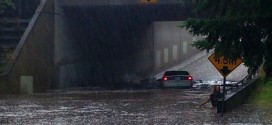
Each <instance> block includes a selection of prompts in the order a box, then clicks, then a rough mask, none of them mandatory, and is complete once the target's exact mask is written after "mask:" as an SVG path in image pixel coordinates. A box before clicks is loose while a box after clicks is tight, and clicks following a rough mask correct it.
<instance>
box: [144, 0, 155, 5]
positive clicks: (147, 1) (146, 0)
mask: <svg viewBox="0 0 272 125" xmlns="http://www.w3.org/2000/svg"><path fill="white" fill-rule="evenodd" d="M140 3H144V4H155V3H157V0H140Z"/></svg>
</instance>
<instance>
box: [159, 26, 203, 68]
mask: <svg viewBox="0 0 272 125" xmlns="http://www.w3.org/2000/svg"><path fill="white" fill-rule="evenodd" d="M181 24H182V21H161V22H155V23H154V48H155V50H154V56H155V64H154V65H155V68H154V70H155V73H159V72H161V71H164V70H166V69H168V68H170V67H173V66H175V65H177V64H179V63H182V62H184V61H186V60H187V59H188V58H190V57H192V56H194V55H195V54H197V53H199V52H200V51H199V50H197V49H195V48H193V47H192V46H191V44H192V43H193V41H196V40H198V39H201V37H194V36H192V35H190V34H189V32H188V31H186V30H185V29H182V28H179V27H178V26H180V25H181Z"/></svg>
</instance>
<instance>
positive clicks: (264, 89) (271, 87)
mask: <svg viewBox="0 0 272 125" xmlns="http://www.w3.org/2000/svg"><path fill="white" fill-rule="evenodd" d="M263 76H264V75H261V77H260V78H259V79H258V80H257V81H256V82H257V88H256V90H255V91H254V92H253V93H252V96H251V97H250V103H252V104H254V105H256V106H258V107H262V108H268V107H269V108H271V107H272V80H270V81H268V82H266V83H265V84H264V80H263Z"/></svg>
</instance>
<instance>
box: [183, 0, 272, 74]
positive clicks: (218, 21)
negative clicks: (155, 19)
mask: <svg viewBox="0 0 272 125" xmlns="http://www.w3.org/2000/svg"><path fill="white" fill-rule="evenodd" d="M194 2H195V3H194V4H195V5H196V7H195V8H196V9H195V13H196V17H195V18H189V19H187V20H186V21H185V23H184V24H183V27H185V28H186V29H188V30H189V31H190V33H192V34H193V35H202V36H205V38H204V39H202V40H199V41H196V42H194V43H193V46H194V47H196V48H198V49H200V50H205V49H213V48H214V49H215V53H216V56H220V55H223V56H225V57H226V58H229V59H235V58H237V57H242V58H243V60H244V63H245V65H246V66H247V67H248V68H249V70H248V72H249V73H251V74H254V73H256V71H257V70H258V69H259V67H260V66H261V65H262V64H264V65H263V69H264V71H265V73H266V79H267V78H269V77H271V76H272V57H271V56H272V25H271V22H272V6H271V5H272V0H194Z"/></svg>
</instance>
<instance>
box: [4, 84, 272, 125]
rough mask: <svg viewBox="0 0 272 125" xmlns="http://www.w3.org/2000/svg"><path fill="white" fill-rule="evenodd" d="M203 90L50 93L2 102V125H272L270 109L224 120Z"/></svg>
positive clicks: (247, 109)
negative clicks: (206, 102) (204, 102)
mask: <svg viewBox="0 0 272 125" xmlns="http://www.w3.org/2000/svg"><path fill="white" fill-rule="evenodd" d="M210 89H211V88H206V89H150V90H115V91H90V90H81V91H75V90H73V91H54V92H50V93H45V94H34V95H21V96H15V95H14V96H1V97H0V111H1V112H0V123H1V124H52V125H56V124H76V125H80V124H91V125H100V124H103V125H114V124H116V125H127V124H139V125H153V124H157V125H165V124H170V125H175V124H176V125H180V124H268V123H270V124H272V109H270V108H268V110H267V109H265V110H262V109H261V108H256V107H254V106H253V105H252V104H244V105H243V106H242V107H240V108H238V109H237V110H234V111H232V112H229V113H226V114H225V115H224V117H221V115H220V114H217V113H216V109H215V108H212V107H211V104H210V103H208V104H207V105H205V106H204V107H202V108H199V107H198V106H199V104H200V103H201V102H202V101H203V100H204V99H205V98H207V97H208V95H209V93H210V91H211V90H210Z"/></svg>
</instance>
